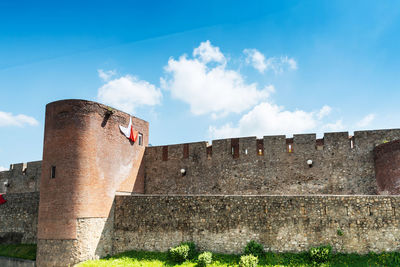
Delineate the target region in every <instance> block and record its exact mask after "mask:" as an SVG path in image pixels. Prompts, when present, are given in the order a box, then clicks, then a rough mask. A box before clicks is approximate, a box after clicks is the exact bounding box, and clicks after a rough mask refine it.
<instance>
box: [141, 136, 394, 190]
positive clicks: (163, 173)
mask: <svg viewBox="0 0 400 267" xmlns="http://www.w3.org/2000/svg"><path fill="white" fill-rule="evenodd" d="M396 139H400V129H393V130H377V131H357V132H355V133H354V136H353V137H351V138H350V137H349V135H348V133H347V132H338V133H325V135H324V138H323V139H316V135H315V134H300V135H294V136H293V138H286V137H285V136H283V135H281V136H265V137H264V138H263V139H257V138H256V137H246V138H232V139H221V140H214V141H213V142H212V146H208V144H207V142H198V143H189V144H178V145H171V146H156V147H147V148H146V151H145V156H144V158H145V160H144V162H145V166H144V173H145V177H146V181H145V193H146V194H235V195H236V194H237V195H241V194H274V195H275V194H276V195H283V194H284V195H296V194H339V195H346V194H349V195H352V194H361V195H374V194H377V193H378V190H377V183H376V179H375V169H374V157H373V149H374V147H375V146H376V145H379V144H382V143H384V142H386V141H392V140H396ZM309 159H311V160H312V161H313V164H312V167H311V168H310V167H309V166H308V165H307V160H309ZM181 168H184V169H185V170H186V175H182V174H181V173H180V169H181Z"/></svg>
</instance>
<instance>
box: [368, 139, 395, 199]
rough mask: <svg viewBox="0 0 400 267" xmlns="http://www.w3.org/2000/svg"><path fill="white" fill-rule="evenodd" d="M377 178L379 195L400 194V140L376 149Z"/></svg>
mask: <svg viewBox="0 0 400 267" xmlns="http://www.w3.org/2000/svg"><path fill="white" fill-rule="evenodd" d="M374 160H375V177H376V181H377V184H378V193H379V194H385V195H386V194H389V195H399V194H400V140H395V141H392V142H387V143H384V144H381V145H379V146H377V147H375V149H374Z"/></svg>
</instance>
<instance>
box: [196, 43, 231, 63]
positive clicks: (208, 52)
mask: <svg viewBox="0 0 400 267" xmlns="http://www.w3.org/2000/svg"><path fill="white" fill-rule="evenodd" d="M193 56H194V57H198V58H199V59H200V61H201V62H203V63H208V62H219V63H223V62H225V56H224V55H223V54H222V53H221V51H220V50H219V47H217V46H212V45H211V43H210V41H209V40H207V41H205V42H202V43H201V44H200V46H199V47H197V48H195V49H194V50H193Z"/></svg>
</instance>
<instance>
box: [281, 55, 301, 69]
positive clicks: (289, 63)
mask: <svg viewBox="0 0 400 267" xmlns="http://www.w3.org/2000/svg"><path fill="white" fill-rule="evenodd" d="M281 63H282V64H287V66H288V68H289V69H291V70H297V62H296V60H294V59H293V58H288V57H287V56H285V57H281Z"/></svg>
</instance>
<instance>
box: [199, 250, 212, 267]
mask: <svg viewBox="0 0 400 267" xmlns="http://www.w3.org/2000/svg"><path fill="white" fill-rule="evenodd" d="M211 262H212V253H211V252H208V251H206V252H203V253H201V254H200V255H199V257H198V259H197V265H198V266H200V267H204V266H207V264H211Z"/></svg>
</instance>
